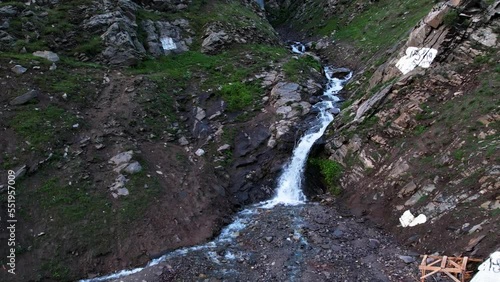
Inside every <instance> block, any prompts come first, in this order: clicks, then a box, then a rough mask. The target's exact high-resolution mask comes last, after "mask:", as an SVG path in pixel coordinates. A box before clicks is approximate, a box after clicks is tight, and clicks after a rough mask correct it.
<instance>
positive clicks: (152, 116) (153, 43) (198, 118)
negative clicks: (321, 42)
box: [0, 0, 321, 281]
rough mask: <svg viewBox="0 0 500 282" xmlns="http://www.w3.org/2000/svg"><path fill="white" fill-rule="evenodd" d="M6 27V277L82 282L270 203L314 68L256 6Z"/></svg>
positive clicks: (83, 10)
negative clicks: (245, 208)
mask: <svg viewBox="0 0 500 282" xmlns="http://www.w3.org/2000/svg"><path fill="white" fill-rule="evenodd" d="M0 15H1V21H2V22H1V23H2V29H1V30H0V33H1V38H2V39H1V46H0V48H1V50H2V52H0V62H1V64H0V73H1V75H2V80H1V83H2V87H3V91H2V95H1V96H0V101H1V103H2V110H1V111H0V115H1V119H0V124H1V128H2V134H1V137H0V148H1V149H0V151H1V154H0V162H1V168H0V169H1V171H0V175H1V179H2V180H1V182H0V185H1V187H0V189H1V197H2V201H1V202H2V204H1V207H2V208H1V210H2V211H1V213H0V217H1V218H2V219H5V218H7V216H8V215H9V214H7V212H8V209H7V205H8V202H7V198H8V190H9V187H8V185H7V179H8V178H7V175H8V172H9V171H13V172H15V173H16V186H15V188H16V191H15V193H16V207H17V209H16V211H17V213H16V214H14V215H13V216H14V217H15V218H16V219H17V220H18V222H19V224H18V225H17V229H16V246H15V248H16V255H17V257H16V259H17V261H16V263H17V265H16V268H17V269H18V270H22V271H19V272H18V275H17V276H11V275H10V274H8V273H7V272H6V271H2V273H1V275H2V277H5V279H12V278H14V279H17V280H19V281H28V280H61V281H67V280H73V279H77V278H81V277H87V276H92V275H95V274H97V273H108V272H111V271H114V270H118V269H122V268H125V267H129V266H136V265H140V264H143V263H145V262H147V261H148V260H149V259H151V258H152V257H155V256H157V255H158V254H160V253H162V252H164V251H166V250H168V249H172V248H178V247H182V246H187V245H194V244H198V243H200V242H204V241H206V240H207V239H209V238H211V237H212V236H214V235H215V234H217V232H218V231H219V229H220V227H221V226H223V225H225V224H227V223H228V219H229V218H228V217H229V216H230V215H231V214H232V213H233V212H234V210H235V209H236V208H238V207H239V206H241V205H244V204H248V203H251V202H255V201H258V200H262V199H265V198H268V197H270V195H271V194H272V189H273V188H274V179H275V177H276V175H277V173H278V172H279V170H280V169H281V167H282V164H283V163H284V162H285V161H286V159H287V158H288V155H289V154H290V151H291V150H292V148H293V145H294V141H295V136H296V134H299V133H296V132H297V131H298V130H297V128H298V127H299V126H298V125H299V124H301V122H300V121H301V120H302V119H304V118H305V117H306V116H307V114H308V107H310V105H309V103H308V102H307V101H308V99H309V97H310V96H312V95H315V94H316V92H317V91H318V90H319V87H320V86H319V84H317V83H315V82H314V81H313V80H314V79H315V78H317V79H321V74H320V73H319V72H318V70H319V63H318V62H316V61H315V60H314V59H311V58H310V57H309V56H304V57H302V58H297V59H293V58H292V57H291V56H290V55H289V52H288V51H287V50H286V48H284V47H283V46H282V45H280V41H279V39H278V37H277V34H276V33H275V32H274V30H273V28H272V27H271V26H270V25H269V23H268V22H267V20H266V19H265V17H264V15H263V13H262V11H261V10H260V9H259V8H258V7H257V6H256V4H255V3H254V2H253V1H242V2H239V1H233V2H226V1H211V2H210V3H208V2H205V1H135V2H134V1H85V0H78V1H64V2H63V1H41V2H40V1H37V2H36V3H32V4H31V5H27V4H25V3H24V2H21V1H19V2H17V1H12V2H2V3H1V4H0ZM45 50H50V52H41V53H40V52H39V53H35V52H37V51H45ZM38 54H42V56H45V57H39V56H37V55H38ZM299 72H302V73H304V77H301V76H300V77H299V76H296V75H295V74H296V73H299ZM285 77H288V79H287V80H288V81H289V84H283V83H282V84H279V86H277V87H276V89H275V90H274V92H272V93H271V90H272V89H273V87H275V86H276V85H277V84H278V82H280V81H283V80H284V78H285ZM306 78H307V79H306ZM308 80H309V82H308ZM292 82H294V83H292ZM295 82H299V83H301V84H302V85H303V86H300V85H299V84H296V83H295ZM289 86H291V87H292V88H290V89H292V90H293V93H292V94H293V99H288V98H287V97H285V96H286V95H288V94H289V93H288V92H289V90H287V89H289V88H287V87H289ZM280 87H284V90H283V89H282V90H280V89H281V88H280ZM283 95H284V96H283ZM282 96H283V97H282ZM284 103H287V105H286V106H285V107H284ZM280 107H282V108H281V109H280V110H278V109H279V108H280ZM292 107H293V109H292ZM270 140H272V141H270ZM6 227H7V226H4V225H3V224H2V232H1V236H2V237H1V242H2V243H1V248H0V249H1V253H2V257H3V258H2V259H1V262H2V265H6V263H7V261H6V260H5V257H6V256H3V254H7V253H8V252H10V248H9V246H8V245H7V239H8V236H9V233H8V230H7V229H6ZM5 269H7V268H5ZM4 275H5V276H4ZM0 279H2V281H3V280H4V279H3V278H0Z"/></svg>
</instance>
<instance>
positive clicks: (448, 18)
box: [443, 9, 460, 27]
mask: <svg viewBox="0 0 500 282" xmlns="http://www.w3.org/2000/svg"><path fill="white" fill-rule="evenodd" d="M459 20H460V17H459V13H458V11H457V10H454V9H453V10H450V11H448V12H447V13H446V14H445V15H444V18H443V24H444V25H446V26H448V27H452V26H454V25H456V24H458V22H459Z"/></svg>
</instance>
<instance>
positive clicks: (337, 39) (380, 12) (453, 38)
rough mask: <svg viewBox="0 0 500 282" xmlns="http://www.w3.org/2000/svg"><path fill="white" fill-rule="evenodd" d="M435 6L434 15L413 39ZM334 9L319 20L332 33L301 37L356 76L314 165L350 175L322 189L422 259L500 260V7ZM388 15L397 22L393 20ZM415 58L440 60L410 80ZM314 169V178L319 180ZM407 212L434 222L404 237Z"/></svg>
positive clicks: (339, 5)
mask: <svg viewBox="0 0 500 282" xmlns="http://www.w3.org/2000/svg"><path fill="white" fill-rule="evenodd" d="M309 2H311V1H304V4H303V5H299V6H295V7H294V10H293V11H295V12H293V13H292V14H293V17H292V19H291V20H289V21H288V22H287V23H288V24H290V23H291V24H290V25H291V26H292V27H293V25H294V22H295V21H296V20H297V21H299V20H301V19H303V18H304V17H307V16H309V15H310V14H309V13H312V12H314V8H313V7H314V6H313V5H310V3H309ZM411 2H418V1H411ZM429 2H433V1H429ZM332 3H333V4H332ZM295 4H297V3H295ZM429 4H430V5H435V6H434V7H433V8H432V10H431V11H430V13H428V11H427V12H425V14H427V13H428V15H427V16H425V17H423V19H422V20H421V21H420V22H419V23H418V24H417V25H416V26H415V27H414V28H412V29H411V30H410V29H408V30H409V33H407V34H406V35H404V32H405V30H406V28H407V27H408V24H411V21H412V19H413V20H414V19H415V18H413V16H414V15H421V13H422V12H423V11H424V8H425V7H427V5H429ZM325 5H327V4H326V2H325ZM328 5H336V6H335V7H336V9H333V8H332V10H331V13H333V14H335V13H341V14H342V15H341V16H339V17H333V18H330V16H329V12H328V11H329V10H328V9H323V10H322V12H323V13H325V15H318V14H315V15H317V16H318V17H315V18H314V20H316V21H321V22H322V23H323V24H320V25H319V26H318V25H311V26H307V25H306V26H304V27H303V28H304V30H305V31H306V34H308V35H311V34H313V35H316V36H317V37H313V39H315V38H316V40H315V41H314V42H313V43H312V44H311V46H313V48H316V49H318V51H319V52H320V53H321V54H322V55H323V56H325V57H326V58H328V59H330V60H331V61H332V62H334V63H341V64H344V63H347V64H348V65H351V66H353V67H355V68H357V69H358V72H357V74H356V75H355V77H354V79H353V80H352V83H350V85H348V86H347V87H346V88H347V91H346V92H345V93H344V95H345V97H346V99H347V100H346V102H345V103H344V110H343V113H342V117H341V118H340V119H337V120H336V121H335V124H334V125H333V126H332V128H331V131H330V137H328V138H327V140H326V141H325V144H324V147H323V148H324V149H323V151H321V150H320V152H319V153H317V154H318V156H319V157H320V159H321V158H328V159H329V160H331V161H332V162H333V163H335V162H336V163H339V164H341V166H342V167H343V173H342V174H338V175H339V176H338V177H337V178H336V179H335V180H329V181H328V178H326V180H325V181H323V183H324V185H326V186H329V187H330V189H331V191H332V193H336V194H338V193H339V191H340V190H342V195H341V202H342V204H343V205H345V206H347V207H349V208H350V209H351V210H352V211H353V212H354V214H356V215H358V216H362V217H367V218H369V219H370V220H372V221H373V222H375V223H376V224H378V225H380V226H381V227H384V228H385V229H386V230H387V231H390V232H391V233H393V234H396V235H397V236H398V237H399V239H400V241H401V242H402V243H405V244H407V245H409V246H413V247H415V249H416V250H418V251H419V252H421V253H436V252H437V253H440V254H449V255H476V256H481V257H483V256H487V255H488V254H489V253H491V252H493V251H494V250H496V249H498V248H499V245H498V238H500V236H499V235H500V234H499V233H498V232H499V230H500V229H499V226H498V216H499V208H500V198H499V197H500V195H499V188H500V186H499V185H500V182H499V177H498V166H499V157H500V155H499V151H498V146H499V135H498V134H499V132H498V130H499V127H498V126H499V123H498V121H499V113H498V110H499V106H500V105H499V104H498V101H499V99H498V98H499V96H498V93H500V91H499V81H500V79H499V78H500V77H499V68H498V65H499V59H500V57H499V56H498V54H499V52H498V39H497V38H498V31H499V27H500V25H499V19H498V13H499V9H500V7H499V5H498V1H496V2H494V3H493V1H489V2H488V3H485V2H482V1H448V2H446V3H438V4H434V3H427V2H425V1H422V3H420V4H419V3H409V1H406V2H405V1H402V2H401V3H398V4H394V5H393V4H392V3H390V1H376V2H371V1H355V2H353V3H343V2H342V1H328ZM413 5H415V6H413ZM389 6H395V7H394V8H393V9H394V11H396V10H397V11H400V14H399V15H398V16H397V17H396V15H394V16H393V15H391V12H392V11H393V10H387V9H388V7H389ZM308 9H313V10H311V11H310V12H308ZM389 11H390V12H389ZM331 13H330V14H331ZM425 14H424V15H425ZM401 16H402V19H400V20H399V21H398V18H399V17H401ZM418 17H420V16H418ZM332 29H335V30H334V31H333V32H331V33H329V34H328V35H327V36H324V37H319V36H321V35H322V34H325V32H327V31H328V32H330V31H331V30H332ZM285 31H286V29H285ZM307 32H308V33H307ZM346 46H347V47H346ZM380 48H382V49H380ZM421 48H428V49H421ZM412 50H424V52H426V54H427V55H429V56H430V54H431V53H429V52H434V51H429V50H436V51H437V52H436V53H435V54H433V55H435V59H434V60H433V61H432V63H431V64H430V66H427V67H417V68H415V69H413V68H411V69H410V70H411V71H408V70H404V72H403V71H402V70H400V69H402V67H401V62H402V61H401V59H402V58H403V57H404V56H408V55H410V53H411V52H412ZM346 52H352V53H351V54H356V55H355V57H354V56H352V55H351V56H346V55H345V53H346ZM426 54H423V55H426ZM423 55H422V56H423ZM412 59H413V60H416V62H417V63H418V62H419V60H422V57H420V58H416V57H413V58H412ZM398 64H399V67H398ZM311 166H312V167H311V168H310V171H311V173H312V175H316V174H317V173H318V172H315V170H318V169H320V170H321V169H322V168H318V167H317V166H316V167H315V165H314V163H311ZM315 173H316V174H315ZM320 173H323V175H324V176H328V174H329V172H328V171H326V170H325V169H323V171H320ZM312 177H313V178H314V176H312ZM315 184H316V185H317V183H315ZM406 210H410V211H411V212H413V213H414V214H415V215H417V214H424V215H426V216H427V219H428V222H427V223H425V224H422V225H419V226H417V227H412V228H402V227H401V226H400V225H399V220H398V219H399V217H400V216H401V215H402V214H403V212H404V211H406ZM478 243H479V244H478ZM476 244H477V246H476Z"/></svg>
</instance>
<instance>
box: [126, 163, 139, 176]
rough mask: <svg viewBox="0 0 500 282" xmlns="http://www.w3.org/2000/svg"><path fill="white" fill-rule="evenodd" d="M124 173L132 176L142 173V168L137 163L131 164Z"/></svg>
mask: <svg viewBox="0 0 500 282" xmlns="http://www.w3.org/2000/svg"><path fill="white" fill-rule="evenodd" d="M124 171H125V172H126V173H128V174H134V173H138V172H141V171H142V166H141V164H140V163H139V162H133V163H131V164H129V165H127V167H125V169H124Z"/></svg>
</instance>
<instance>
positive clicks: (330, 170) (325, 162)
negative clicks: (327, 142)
mask: <svg viewBox="0 0 500 282" xmlns="http://www.w3.org/2000/svg"><path fill="white" fill-rule="evenodd" d="M309 163H310V164H311V165H313V166H317V167H318V168H319V171H320V173H321V175H322V176H323V178H324V180H325V183H326V186H327V187H328V190H329V191H330V193H332V194H333V195H340V193H341V192H342V190H341V188H340V186H339V183H338V182H339V179H340V176H341V175H342V166H341V165H340V164H339V163H338V162H335V161H332V160H329V159H320V158H313V159H309Z"/></svg>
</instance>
